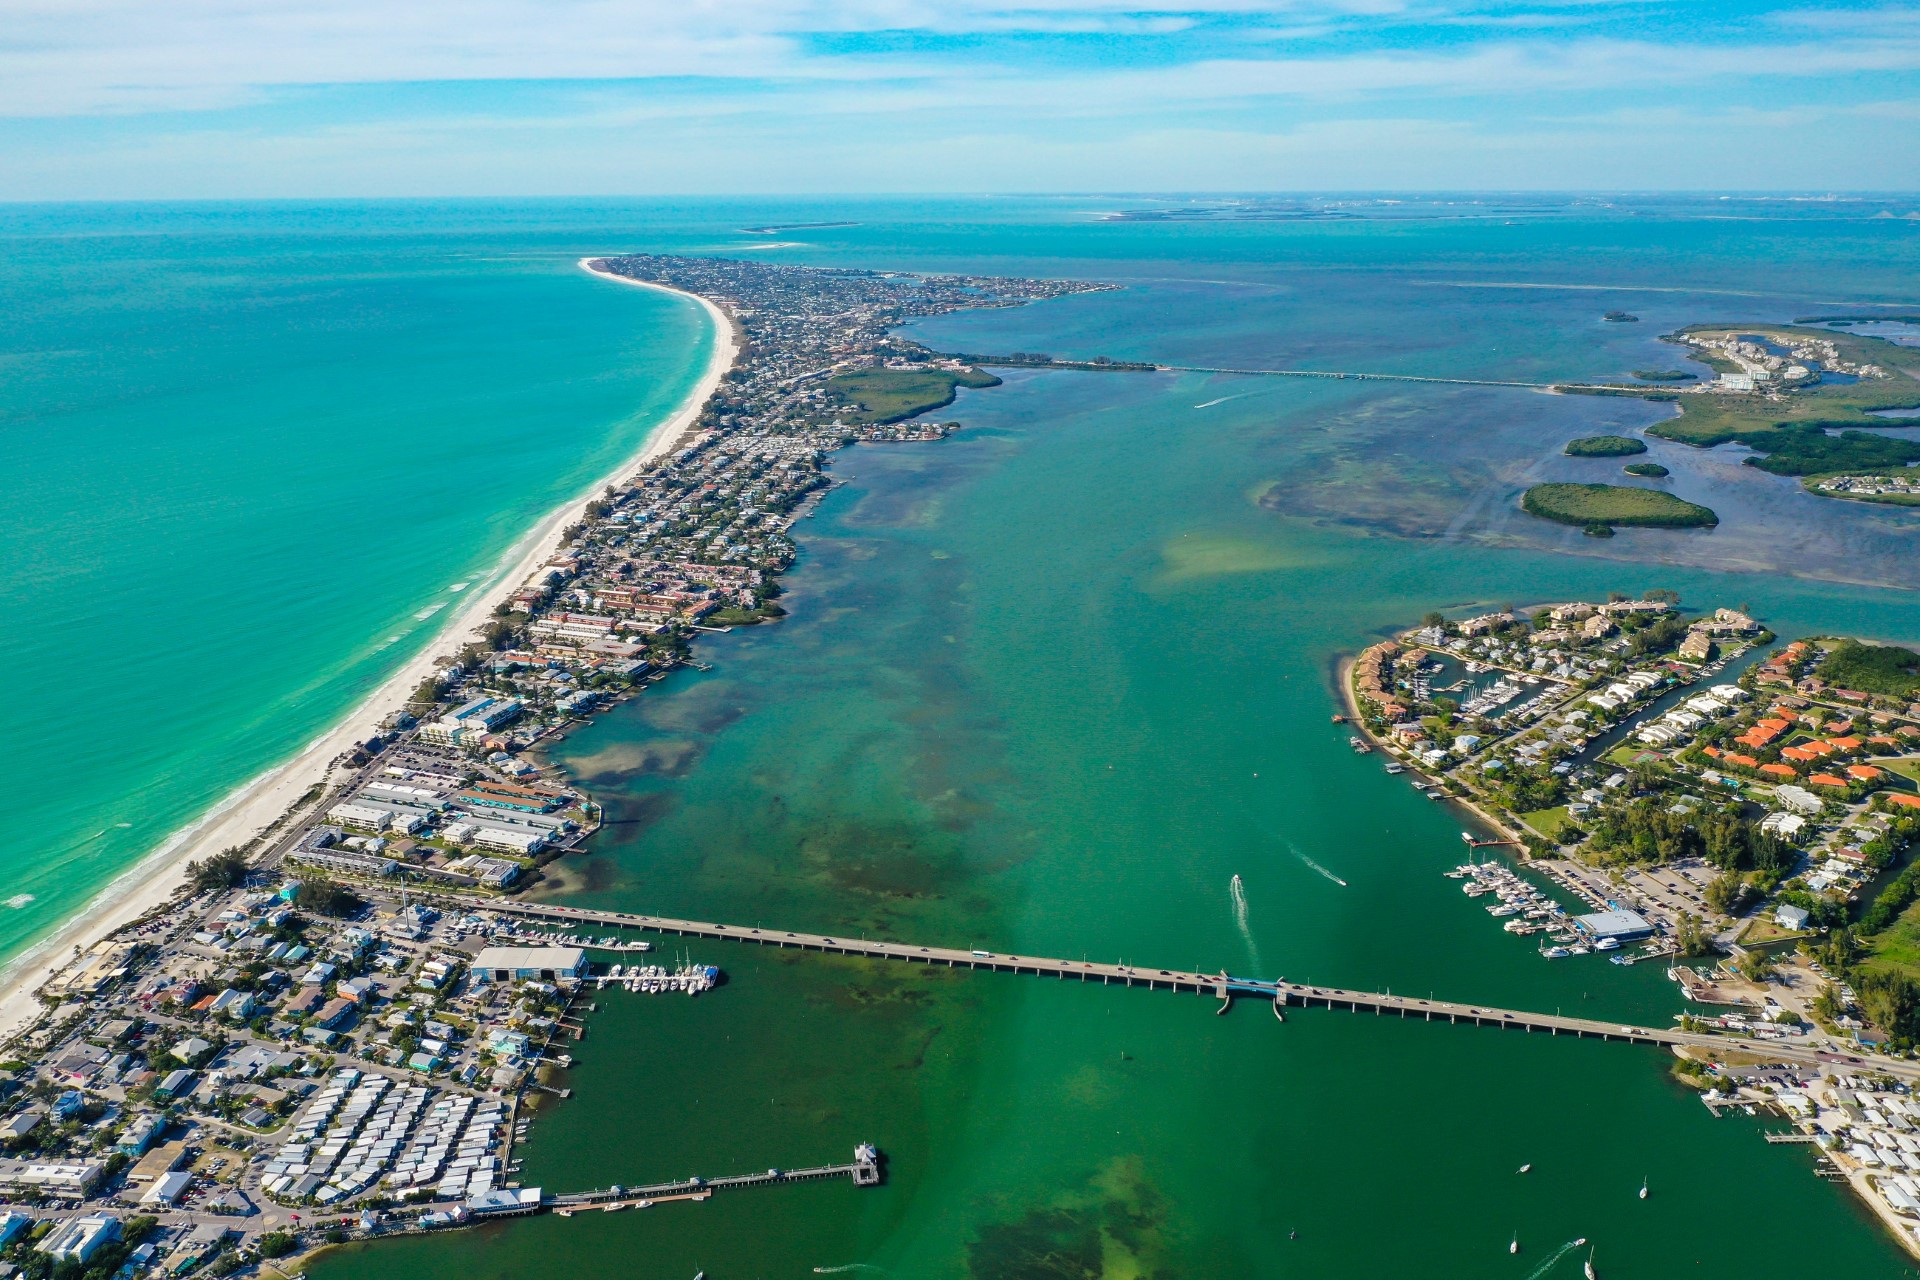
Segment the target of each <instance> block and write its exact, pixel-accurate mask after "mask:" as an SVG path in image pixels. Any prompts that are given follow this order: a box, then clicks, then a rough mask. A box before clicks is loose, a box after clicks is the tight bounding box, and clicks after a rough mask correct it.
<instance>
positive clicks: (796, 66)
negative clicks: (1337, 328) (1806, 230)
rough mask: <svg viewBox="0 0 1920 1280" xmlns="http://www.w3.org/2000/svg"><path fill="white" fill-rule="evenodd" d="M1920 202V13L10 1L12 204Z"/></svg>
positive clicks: (6, 17)
mask: <svg viewBox="0 0 1920 1280" xmlns="http://www.w3.org/2000/svg"><path fill="white" fill-rule="evenodd" d="M1549 189H1553V190H1644V191H1652V190H1711V191H1718V190H1793V191H1820V190H1835V191H1914V190H1916V189H1920V7H1911V6H1903V5H1897V4H1895V5H1874V4H1832V3H1829V4H1822V5H1807V4H1801V3H1766V2H1764V0H1646V2H1642V0H1484V2H1476V0H1192V2H1191V3H1184V4H1183V3H1177V2H1169V3H1166V4H1164V5H1158V6H1156V5H1154V4H1151V3H1149V4H1140V3H1126V2H1124V0H1112V2H1107V0H1027V2H1025V3H1021V2H1019V0H458V3H452V2H449V0H330V2H326V3H318V2H316V0H164V2H163V3H155V2H154V0H0V199H5V200H64V199H115V198H133V199H192V198H262V197H349V196H457V195H476V196H485V195H498V196H514V195H679V194H730V193H751V194H777V193H822V194H840V193H849V194H851V193H893V192H915V193H970V192H988V193H992V192H1000V193H1013V192H1061V193H1077V192H1113V193H1128V192H1149V191H1232V192H1262V191H1277V192H1284V191H1329V190H1340V191H1361V190H1365V191H1381V190H1453V191H1465V190H1549Z"/></svg>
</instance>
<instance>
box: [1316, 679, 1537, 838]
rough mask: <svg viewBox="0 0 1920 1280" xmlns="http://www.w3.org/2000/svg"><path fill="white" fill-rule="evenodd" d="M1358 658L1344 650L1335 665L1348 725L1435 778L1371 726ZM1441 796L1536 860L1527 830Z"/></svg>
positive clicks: (1473, 804)
mask: <svg viewBox="0 0 1920 1280" xmlns="http://www.w3.org/2000/svg"><path fill="white" fill-rule="evenodd" d="M1355 661H1356V659H1355V656H1354V655H1353V654H1351V653H1343V654H1341V655H1340V657H1339V659H1338V661H1336V662H1335V664H1334V680H1335V682H1336V683H1337V684H1338V685H1339V686H1340V703H1341V707H1342V709H1343V710H1344V711H1345V712H1346V716H1347V723H1348V725H1350V726H1351V727H1352V728H1353V730H1354V732H1355V733H1356V734H1358V735H1359V736H1360V738H1362V739H1363V740H1364V741H1365V742H1366V743H1367V744H1368V745H1369V746H1371V747H1373V748H1374V749H1375V750H1376V751H1382V752H1385V753H1386V755H1387V757H1388V758H1389V759H1391V760H1397V761H1399V762H1400V763H1401V764H1405V765H1406V766H1407V769H1408V770H1409V771H1411V772H1413V773H1416V774H1418V775H1419V776H1420V777H1422V778H1425V779H1427V780H1428V781H1429V782H1432V781H1434V778H1433V775H1432V774H1430V773H1428V772H1427V770H1426V769H1425V768H1424V767H1423V766H1420V765H1414V764H1408V763H1407V761H1406V758H1405V757H1404V756H1402V755H1401V754H1400V753H1399V752H1398V751H1396V750H1395V749H1394V747H1393V744H1392V743H1391V742H1389V741H1387V739H1385V738H1383V737H1381V736H1380V735H1379V734H1377V733H1375V732H1374V731H1373V730H1372V729H1370V728H1368V727H1367V718H1366V717H1365V716H1364V715H1362V714H1361V713H1360V699H1359V698H1358V697H1357V696H1355V694H1354V692H1353V667H1354V663H1355ZM1440 799H1441V801H1442V802H1443V803H1444V802H1446V801H1452V802H1453V803H1454V804H1457V805H1459V806H1460V807H1461V808H1463V809H1465V810H1466V811H1467V812H1469V813H1471V814H1472V815H1473V816H1474V817H1476V818H1478V819H1479V820H1480V821H1481V822H1482V823H1484V824H1486V826H1487V827H1488V829H1490V830H1491V831H1493V833H1494V834H1495V835H1498V836H1499V837H1500V838H1501V839H1502V840H1511V841H1515V842H1517V843H1518V844H1519V846H1520V848H1519V860H1520V861H1521V862H1532V861H1533V850H1531V849H1530V848H1528V847H1527V842H1526V838H1525V833H1524V832H1521V831H1516V830H1514V829H1513V828H1512V827H1510V826H1508V825H1507V824H1506V823H1504V822H1502V821H1501V820H1500V819H1498V818H1496V817H1494V816H1493V815H1492V814H1490V813H1488V812H1487V811H1486V809H1485V808H1484V807H1482V806H1481V805H1480V804H1479V802H1478V801H1476V800H1475V799H1474V798H1473V797H1472V796H1457V795H1454V794H1453V793H1452V792H1444V793H1442V795H1441V797H1440Z"/></svg>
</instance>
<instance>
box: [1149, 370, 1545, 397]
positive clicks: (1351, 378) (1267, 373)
mask: <svg viewBox="0 0 1920 1280" xmlns="http://www.w3.org/2000/svg"><path fill="white" fill-rule="evenodd" d="M1154 368H1156V369H1160V370H1164V371H1165V372H1168V373H1231V374H1238V375H1241V376H1244V377H1253V378H1332V379H1334V380H1335V381H1339V382H1439V383H1445V384H1446V385H1449V386H1455V387H1525V388H1527V389H1528V390H1530V391H1553V390H1557V389H1558V388H1559V387H1561V386H1563V385H1565V384H1563V383H1558V382H1509V381H1502V380H1501V379H1498V378H1428V377H1423V376H1421V375H1420V374H1417V373H1337V372H1330V371H1327V370H1324V369H1212V368H1208V367H1206V366H1204V365H1195V364H1160V365H1155V366H1154Z"/></svg>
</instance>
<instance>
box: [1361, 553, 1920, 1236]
mask: <svg viewBox="0 0 1920 1280" xmlns="http://www.w3.org/2000/svg"><path fill="white" fill-rule="evenodd" d="M1773 640H1774V637H1772V636H1771V635H1770V634H1769V633H1767V632H1766V631H1765V630H1764V629H1763V628H1762V627H1761V625H1760V624H1759V623H1758V622H1757V621H1756V620H1755V619H1754V618H1753V617H1752V616H1750V615H1749V614H1748V613H1747V612H1746V610H1745V608H1744V607H1742V608H1726V607H1722V608H1716V609H1712V610H1710V611H1702V612H1698V613H1689V612H1687V611H1684V610H1682V608H1681V607H1680V602H1679V599H1678V597H1677V596H1676V595H1675V594H1674V593H1672V592H1663V591H1650V592H1647V593H1646V595H1645V596H1643V597H1641V598H1638V599H1635V598H1632V597H1628V596H1624V595H1618V594H1616V595H1614V596H1612V597H1611V598H1609V599H1608V600H1606V601H1605V602H1588V601H1569V602H1564V603H1558V604H1547V605H1539V606H1534V607H1531V608H1527V609H1522V610H1517V611H1516V610H1512V609H1501V610H1498V611H1495V612H1492V613H1482V614H1478V615H1477V616H1466V617H1461V616H1450V615H1448V614H1443V613H1437V612H1436V613H1431V614H1428V615H1427V617H1426V619H1425V621H1424V623H1423V624H1422V625H1420V626H1418V627H1414V628H1411V629H1408V630H1405V631H1402V632H1400V633H1398V634H1397V635H1396V636H1395V638H1394V639H1393V640H1391V641H1387V642H1384V643H1381V644H1376V645H1374V646H1372V647H1371V648H1369V649H1367V650H1366V651H1365V652H1363V653H1361V654H1360V655H1359V656H1358V658H1357V659H1356V660H1355V661H1354V663H1353V666H1352V674H1351V678H1350V684H1349V688H1348V693H1349V702H1348V706H1349V708H1350V709H1351V710H1353V711H1355V712H1357V719H1358V720H1359V722H1360V725H1361V731H1362V732H1363V733H1365V734H1366V735H1367V737H1366V739H1365V740H1364V741H1362V740H1360V739H1356V743H1357V744H1358V745H1359V746H1360V747H1362V748H1372V749H1377V750H1379V751H1381V752H1382V753H1383V754H1385V755H1386V756H1387V765H1386V768H1387V770H1388V772H1390V773H1395V774H1399V775H1402V776H1404V777H1406V778H1407V779H1408V780H1410V781H1411V782H1412V783H1413V785H1414V786H1415V787H1416V788H1418V789H1419V790H1420V791H1422V792H1423V793H1424V794H1426V795H1427V796H1428V797H1429V798H1431V799H1436V800H1441V799H1452V800H1456V801H1458V802H1459V803H1461V804H1463V805H1465V806H1468V807H1469V808H1470V809H1471V810H1472V811H1473V812H1475V813H1477V814H1478V815H1479V816H1480V817H1481V818H1483V819H1484V820H1485V821H1486V822H1487V823H1488V824H1489V825H1490V826H1493V827H1494V828H1495V829H1496V830H1497V831H1498V833H1499V835H1500V836H1501V837H1503V839H1502V840H1499V841H1495V840H1487V841H1483V842H1479V843H1480V844H1481V845H1483V846H1486V847H1485V848H1484V850H1482V849H1478V848H1477V849H1476V850H1475V851H1474V852H1473V853H1471V854H1470V855H1469V858H1468V860H1467V861H1466V862H1464V863H1462V864H1461V865H1459V866H1457V867H1455V868H1453V869H1452V870H1450V871H1448V872H1446V874H1447V875H1448V876H1450V877H1451V878H1453V879H1455V880H1458V881H1460V882H1461V888H1462V889H1463V890H1464V891H1465V897H1466V898H1467V899H1468V900H1469V901H1470V902H1471V903H1477V904H1481V905H1482V907H1483V909H1484V910H1485V911H1486V913H1487V914H1488V915H1489V916H1490V917H1492V918H1493V920H1494V921H1498V922H1499V927H1500V928H1501V930H1502V931H1504V932H1506V933H1508V934H1512V935H1514V936H1515V941H1514V944H1513V945H1514V950H1515V954H1516V957H1517V959H1518V960H1519V962H1520V963H1527V962H1529V961H1530V960H1531V959H1532V957H1530V956H1528V955H1527V951H1526V950H1523V948H1527V949H1531V950H1532V951H1534V952H1535V954H1537V955H1538V956H1539V958H1540V959H1541V960H1542V961H1544V962H1546V963H1551V964H1556V965H1579V966H1582V967H1583V968H1584V969H1585V970H1586V971H1587V972H1588V976H1586V977H1583V978H1582V979H1581V980H1580V981H1581V985H1583V986H1591V984H1593V983H1596V982H1600V983H1604V982H1605V981H1606V971H1605V969H1603V968H1601V967H1599V966H1598V965H1597V963H1596V962H1597V961H1598V959H1599V958H1600V956H1602V955H1605V956H1607V957H1608V959H1610V960H1611V962H1612V963H1613V964H1614V965H1621V966H1625V965H1630V964H1634V963H1635V962H1638V961H1647V962H1652V963H1656V964H1662V965H1663V966H1665V972H1666V975H1667V977H1668V978H1669V979H1671V980H1672V981H1673V982H1674V984H1675V990H1674V993H1673V994H1674V1003H1675V1005H1676V1006H1677V1009H1676V1018H1677V1020H1678V1025H1679V1026H1680V1027H1682V1028H1688V1029H1706V1028H1717V1029H1719V1030H1722V1031H1724V1032H1727V1033H1729V1034H1731V1035H1734V1036H1736V1037H1740V1038H1742V1039H1744V1040H1746V1041H1747V1045H1746V1047H1745V1049H1744V1050H1743V1051H1742V1052H1739V1053H1723V1052H1719V1053H1712V1054H1707V1053H1701V1052H1697V1051H1695V1050H1694V1049H1692V1048H1683V1049H1682V1050H1681V1051H1680V1053H1681V1057H1680V1060H1679V1061H1678V1062H1677V1063H1676V1064H1675V1066H1674V1071H1675V1074H1676V1076H1677V1077H1678V1078H1679V1079H1680V1080H1682V1081H1683V1082H1685V1083H1687V1084H1689V1085H1691V1086H1692V1087H1694V1088H1696V1089H1699V1090H1701V1091H1702V1092H1703V1094H1704V1096H1705V1099H1706V1100H1707V1102H1708V1103H1709V1104H1710V1105H1732V1106H1738V1107H1742V1108H1745V1109H1747V1110H1749V1111H1761V1112H1765V1113H1766V1114H1768V1115H1769V1116H1775V1117H1778V1118H1780V1119H1781V1120H1784V1121H1786V1122H1787V1123H1788V1124H1790V1125H1791V1126H1792V1128H1793V1130H1794V1131H1796V1132H1797V1134H1798V1135H1800V1136H1801V1137H1803V1138H1804V1139H1805V1140H1806V1141H1808V1142H1812V1143H1817V1144H1818V1150H1819V1152H1820V1155H1821V1158H1822V1159H1823V1160H1824V1161H1825V1162H1826V1163H1827V1165H1828V1166H1829V1167H1831V1168H1833V1169H1835V1170H1837V1171H1839V1172H1840V1173H1841V1174H1842V1175H1844V1176H1845V1178H1846V1180H1847V1182H1848V1183H1849V1184H1850V1185H1851V1187H1852V1188H1853V1190H1854V1191H1855V1193H1857V1194H1858V1195H1859V1196H1860V1197H1861V1198H1862V1199H1863V1201H1864V1202H1865V1203H1866V1204H1867V1205H1868V1206H1869V1207H1870V1208H1871V1209H1872V1210H1873V1211H1874V1213H1875V1214H1876V1215H1877V1216H1878V1217H1879V1218H1880V1220H1881V1221H1882V1222H1883V1223H1884V1224H1885V1225H1886V1227H1887V1230H1888V1231H1889V1233H1890V1234H1891V1235H1893V1236H1894V1237H1896V1238H1897V1239H1898V1240H1899V1241H1900V1243H1901V1245H1902V1246H1903V1247H1905V1248H1906V1249H1907V1250H1908V1251H1909V1252H1911V1253H1914V1254H1916V1255H1920V1232H1917V1231H1916V1230H1915V1227H1916V1225H1920V1224H1917V1223H1916V1219H1920V1200H1917V1199H1916V1198H1915V1197H1914V1196H1913V1195H1912V1194H1911V1193H1910V1192H1909V1191H1908V1190H1907V1186H1908V1179H1907V1173H1906V1172H1904V1170H1905V1169H1906V1166H1905V1164H1904V1163H1903V1162H1900V1161H1898V1160H1897V1159H1896V1158H1895V1156H1894V1155H1893V1153H1894V1152H1897V1151H1901V1150H1903V1149H1904V1148H1903V1146H1902V1145H1901V1144H1900V1143H1898V1142H1896V1141H1895V1140H1894V1139H1895V1138H1896V1137H1904V1136H1909V1135H1908V1128H1909V1125H1910V1122H1911V1121H1910V1117H1909V1115H1908V1113H1907V1110H1906V1103H1907V1097H1908V1091H1909V1090H1910V1088H1911V1084H1908V1083H1899V1084H1896V1083H1895V1082H1894V1080H1893V1079H1891V1078H1890V1077H1892V1076H1895V1075H1905V1074H1907V1073H1908V1072H1910V1071H1911V1070H1912V1066H1913V1064H1912V1062H1911V1061H1910V1059H1911V1057H1912V1055H1913V1053H1914V1051H1915V1049H1916V1047H1917V1046H1920V865H1916V864H1915V863H1913V862H1912V861H1911V859H1912V855H1913V853H1914V852H1915V850H1916V847H1920V786H1917V784H1920V701H1916V699H1920V654H1916V653H1914V652H1913V651H1912V650H1910V649H1907V648H1905V647H1901V646H1896V645H1885V644H1869V643H1865V642H1862V641H1858V640H1852V639H1845V638H1809V639H1806V640H1797V641H1794V642H1793V643H1791V644H1789V645H1787V646H1785V647H1784V648H1782V649H1779V650H1777V651H1774V652H1772V653H1771V654H1765V655H1764V659H1763V660H1758V661H1744V662H1743V661H1740V660H1741V659H1743V658H1748V657H1749V656H1752V657H1756V658H1758V657H1760V656H1761V655H1760V654H1755V653H1754V652H1753V651H1755V650H1761V651H1763V652H1764V651H1765V650H1766V649H1767V648H1768V647H1770V646H1771V645H1772V643H1773ZM1736 664H1737V665H1736ZM1502 845H1506V846H1518V849H1517V850H1516V853H1517V856H1516V857H1515V859H1514V861H1512V862H1511V863H1510V862H1508V861H1506V860H1504V859H1503V857H1502V856H1500V855H1499V853H1498V852H1497V851H1498V850H1499V849H1500V848H1501V846H1502ZM1903 866H1904V867H1905V869H1904V870H1902V869H1901V868H1902V867H1903ZM1896 872H1897V874H1896ZM1582 902H1584V903H1585V904H1591V905H1580V904H1581V903H1582ZM1601 904H1604V908H1605V909H1602V908H1601ZM1461 909H1462V910H1472V909H1473V908H1472V906H1471V905H1469V903H1463V904H1462V906H1461ZM1490 926H1491V922H1490ZM1635 985H1636V986H1637V987H1639V988H1640V989H1642V990H1645V989H1646V988H1645V986H1644V984H1640V983H1636V984H1635ZM1595 990H1598V989H1597V988H1595ZM1703 1006H1704V1007H1706V1009H1707V1011H1706V1012H1702V1011H1701V1010H1702V1008H1703ZM1896 1175H1897V1176H1896Z"/></svg>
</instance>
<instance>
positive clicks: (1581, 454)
mask: <svg viewBox="0 0 1920 1280" xmlns="http://www.w3.org/2000/svg"><path fill="white" fill-rule="evenodd" d="M1646 451H1647V443H1646V441H1644V440H1635V439H1634V438H1633V437H1632V436H1582V437H1581V438H1580V439H1578V440H1569V441H1567V448H1566V453H1567V456H1568V457H1570V458H1625V457H1630V456H1631V455H1633V454H1636V453H1645V452H1646Z"/></svg>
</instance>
